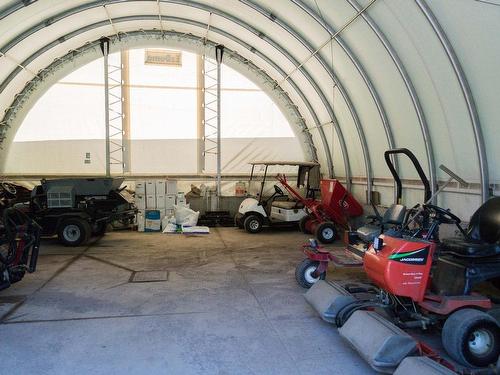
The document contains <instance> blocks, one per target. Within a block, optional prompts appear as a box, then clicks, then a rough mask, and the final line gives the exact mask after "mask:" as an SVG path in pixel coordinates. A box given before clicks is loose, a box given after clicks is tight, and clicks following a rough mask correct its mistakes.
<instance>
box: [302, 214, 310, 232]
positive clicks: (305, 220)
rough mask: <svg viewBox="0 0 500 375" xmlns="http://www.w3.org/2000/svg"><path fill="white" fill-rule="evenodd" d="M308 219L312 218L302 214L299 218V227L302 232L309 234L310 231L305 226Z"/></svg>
mask: <svg viewBox="0 0 500 375" xmlns="http://www.w3.org/2000/svg"><path fill="white" fill-rule="evenodd" d="M309 220H312V219H311V218H310V217H309V215H307V216H304V217H303V218H302V219H300V221H299V229H300V231H301V232H302V233H304V234H311V232H310V231H309V230H308V229H307V228H306V223H307V222H308V221H309Z"/></svg>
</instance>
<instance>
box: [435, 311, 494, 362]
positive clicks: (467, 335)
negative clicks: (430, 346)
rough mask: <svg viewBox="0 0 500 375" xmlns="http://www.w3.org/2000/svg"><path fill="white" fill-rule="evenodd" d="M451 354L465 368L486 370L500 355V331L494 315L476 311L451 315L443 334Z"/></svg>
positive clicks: (444, 342) (444, 341) (447, 349)
mask: <svg viewBox="0 0 500 375" xmlns="http://www.w3.org/2000/svg"><path fill="white" fill-rule="evenodd" d="M441 340H442V342H443V346H444V348H445V349H446V351H447V352H448V354H449V355H450V356H451V357H452V358H454V359H455V360H456V361H458V362H460V363H461V364H463V365H465V366H469V367H470V366H472V367H485V366H488V365H490V364H492V363H495V362H496V361H497V359H498V356H499V355H500V341H499V340H500V329H499V327H498V323H497V321H496V320H495V319H494V318H493V317H492V316H490V315H488V314H486V313H484V312H482V311H479V310H475V309H462V310H458V311H456V312H454V313H453V314H451V315H450V316H449V317H448V319H447V320H446V322H445V323H444V326H443V331H442V333H441Z"/></svg>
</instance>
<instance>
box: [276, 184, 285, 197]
mask: <svg viewBox="0 0 500 375" xmlns="http://www.w3.org/2000/svg"><path fill="white" fill-rule="evenodd" d="M274 192H275V193H276V194H278V195H285V193H283V190H281V188H280V187H279V186H278V185H274Z"/></svg>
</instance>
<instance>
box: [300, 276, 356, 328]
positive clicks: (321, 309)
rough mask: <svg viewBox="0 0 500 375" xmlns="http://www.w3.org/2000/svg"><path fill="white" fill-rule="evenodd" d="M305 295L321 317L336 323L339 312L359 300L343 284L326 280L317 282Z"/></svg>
mask: <svg viewBox="0 0 500 375" xmlns="http://www.w3.org/2000/svg"><path fill="white" fill-rule="evenodd" d="M304 297H305V299H306V300H307V302H309V304H310V305H311V306H312V307H313V308H314V309H315V310H316V311H317V312H318V314H319V315H320V316H321V319H323V320H324V321H326V322H328V323H335V319H336V317H337V313H338V312H339V311H340V310H341V309H342V308H344V307H345V306H347V305H348V304H351V303H353V302H356V301H357V300H356V298H355V297H354V296H352V295H350V294H349V292H347V291H346V290H345V289H344V288H343V287H342V286H341V285H339V284H336V283H334V282H331V281H324V280H319V281H318V282H316V283H315V284H314V285H313V286H312V287H311V288H310V289H309V290H308V291H307V293H306V294H305V296H304Z"/></svg>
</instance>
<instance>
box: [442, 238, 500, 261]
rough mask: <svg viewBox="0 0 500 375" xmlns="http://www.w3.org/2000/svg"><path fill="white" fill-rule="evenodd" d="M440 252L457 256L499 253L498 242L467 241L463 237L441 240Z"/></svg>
mask: <svg viewBox="0 0 500 375" xmlns="http://www.w3.org/2000/svg"><path fill="white" fill-rule="evenodd" d="M441 252H445V253H450V254H452V255H455V256H458V257H466V258H484V257H491V256H495V255H500V243H494V244H489V243H481V242H469V241H467V240H465V239H464V238H446V239H444V240H442V241H441Z"/></svg>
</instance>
